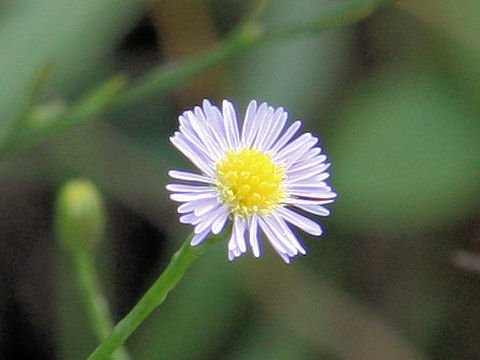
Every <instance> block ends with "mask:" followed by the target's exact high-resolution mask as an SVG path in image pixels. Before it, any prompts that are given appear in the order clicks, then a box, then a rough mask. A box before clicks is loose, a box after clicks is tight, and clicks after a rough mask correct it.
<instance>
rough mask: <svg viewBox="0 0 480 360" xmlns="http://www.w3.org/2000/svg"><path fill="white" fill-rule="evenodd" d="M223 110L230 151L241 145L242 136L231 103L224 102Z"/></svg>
mask: <svg viewBox="0 0 480 360" xmlns="http://www.w3.org/2000/svg"><path fill="white" fill-rule="evenodd" d="M222 110H223V120H224V123H225V130H226V134H227V143H228V145H229V148H230V149H237V148H238V145H239V143H240V135H239V132H238V121H237V114H236V112H235V108H234V107H233V104H232V103H231V102H230V101H228V100H223V103H222Z"/></svg>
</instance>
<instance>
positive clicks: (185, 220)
mask: <svg viewBox="0 0 480 360" xmlns="http://www.w3.org/2000/svg"><path fill="white" fill-rule="evenodd" d="M178 220H179V221H180V223H182V224H190V225H196V224H198V222H199V221H200V218H199V217H198V216H196V215H195V214H193V213H190V214H185V215H182V216H180V218H179V219H178Z"/></svg>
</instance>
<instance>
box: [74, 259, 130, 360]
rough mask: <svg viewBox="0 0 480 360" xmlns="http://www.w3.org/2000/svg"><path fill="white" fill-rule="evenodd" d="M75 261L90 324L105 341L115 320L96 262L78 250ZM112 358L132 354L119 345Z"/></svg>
mask: <svg viewBox="0 0 480 360" xmlns="http://www.w3.org/2000/svg"><path fill="white" fill-rule="evenodd" d="M73 263H74V266H75V270H76V273H77V276H78V282H79V285H80V293H81V296H82V298H83V302H84V304H85V308H86V310H87V316H88V319H89V321H90V325H91V326H92V329H93V332H94V333H95V335H96V337H97V339H98V341H103V340H105V339H106V338H107V337H108V335H110V333H111V332H112V329H113V321H112V318H111V316H110V309H109V306H108V302H107V300H106V298H105V296H104V294H103V292H102V290H101V288H100V285H99V284H100V282H99V279H98V275H97V272H96V269H95V264H94V263H93V259H92V257H91V256H90V255H89V254H86V253H84V252H77V253H76V254H75V255H74V256H73ZM112 358H113V359H114V360H129V359H130V356H129V355H128V353H127V351H126V350H125V348H124V347H119V348H118V350H117V351H115V352H114V353H113V354H112Z"/></svg>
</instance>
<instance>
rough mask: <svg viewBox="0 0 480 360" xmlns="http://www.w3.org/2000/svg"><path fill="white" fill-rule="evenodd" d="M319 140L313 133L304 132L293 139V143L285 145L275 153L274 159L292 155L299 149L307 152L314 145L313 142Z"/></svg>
mask: <svg viewBox="0 0 480 360" xmlns="http://www.w3.org/2000/svg"><path fill="white" fill-rule="evenodd" d="M317 141H318V139H317V138H316V137H314V136H313V135H312V134H311V133H308V132H307V133H305V134H302V135H300V136H299V137H298V138H296V139H295V140H293V141H292V142H291V143H289V144H288V145H287V146H285V147H284V148H283V149H281V150H280V151H279V152H278V153H277V154H275V156H273V159H274V160H277V159H278V160H279V159H282V158H284V157H286V156H291V155H292V154H294V153H295V152H296V151H297V150H301V151H303V152H306V151H308V150H309V149H310V148H311V147H312V146H313V145H314V144H312V143H316V142H317Z"/></svg>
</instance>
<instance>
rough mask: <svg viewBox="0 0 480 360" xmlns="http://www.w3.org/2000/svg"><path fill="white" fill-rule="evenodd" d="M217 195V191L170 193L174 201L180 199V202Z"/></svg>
mask: <svg viewBox="0 0 480 360" xmlns="http://www.w3.org/2000/svg"><path fill="white" fill-rule="evenodd" d="M217 196H218V194H217V192H216V191H210V192H204V193H194V194H187V193H180V194H179V193H175V194H170V199H172V200H174V201H179V202H186V201H192V200H200V199H208V198H216V197H217Z"/></svg>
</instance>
